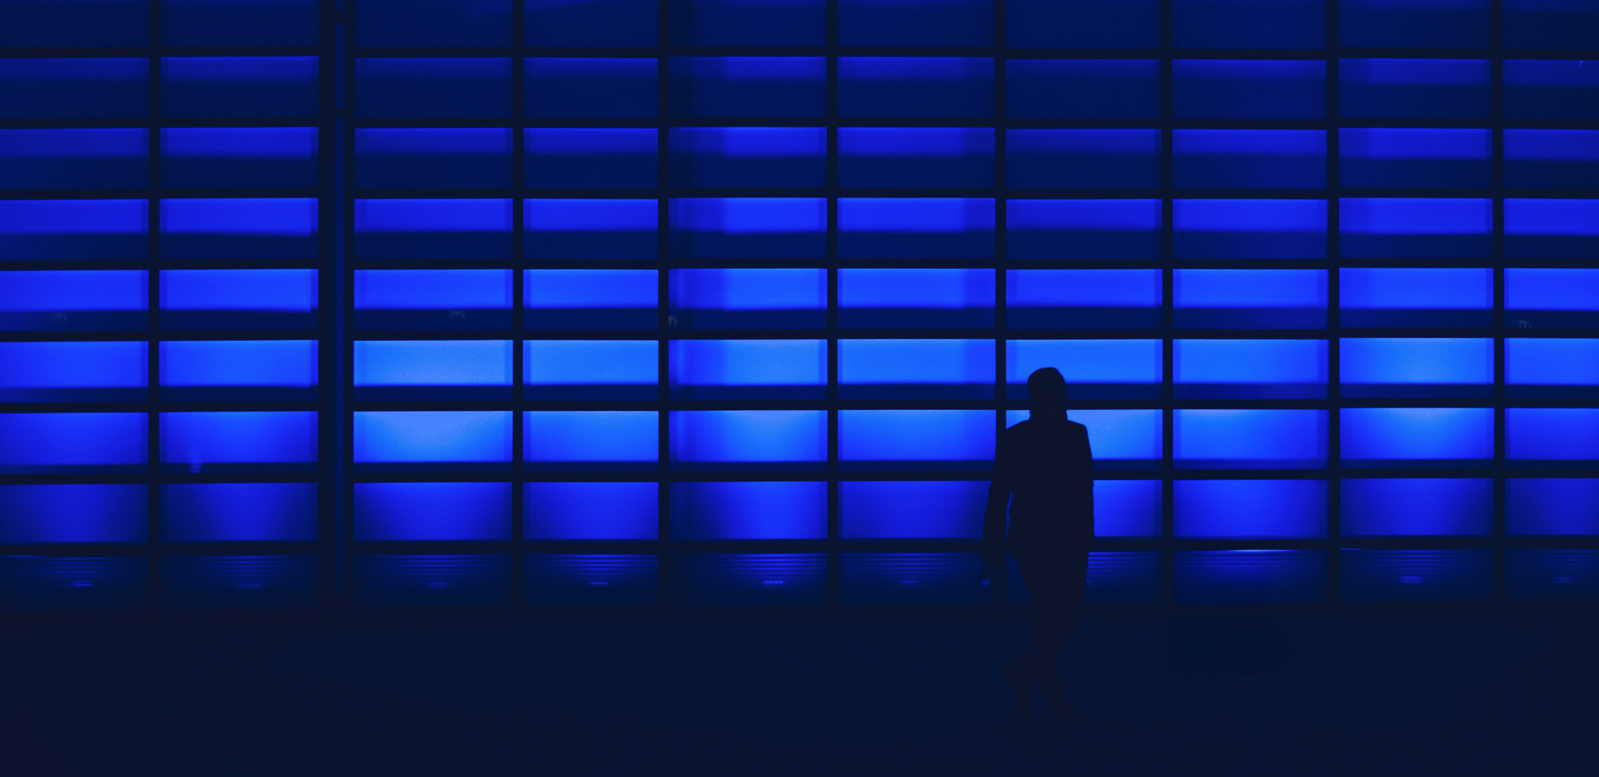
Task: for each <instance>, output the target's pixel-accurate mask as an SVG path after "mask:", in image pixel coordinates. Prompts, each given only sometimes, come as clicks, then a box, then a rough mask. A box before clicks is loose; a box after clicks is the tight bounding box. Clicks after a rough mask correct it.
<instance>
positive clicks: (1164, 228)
mask: <svg viewBox="0 0 1599 777" xmlns="http://www.w3.org/2000/svg"><path fill="white" fill-rule="evenodd" d="M1171 4H1172V0H1161V2H1160V49H1161V52H1160V58H1161V80H1160V127H1161V130H1160V162H1161V172H1160V202H1161V217H1160V218H1161V231H1160V256H1161V319H1160V321H1161V323H1160V328H1161V331H1160V337H1161V390H1160V397H1161V405H1162V408H1161V450H1162V451H1163V453H1162V459H1161V473H1160V476H1161V518H1160V538H1161V540H1160V545H1161V550H1160V555H1161V559H1160V594H1159V596H1160V599H1159V601H1160V603H1161V604H1162V605H1164V606H1166V607H1170V606H1171V605H1172V603H1173V602H1174V601H1175V596H1174V591H1173V585H1174V584H1173V567H1174V566H1175V565H1176V563H1177V556H1176V540H1175V538H1176V532H1175V519H1174V516H1175V515H1176V509H1177V507H1176V504H1175V502H1176V493H1177V489H1176V484H1175V483H1174V475H1175V466H1174V462H1175V458H1176V455H1177V452H1176V450H1175V448H1174V447H1173V442H1174V440H1175V439H1176V434H1175V430H1174V425H1175V423H1176V418H1175V416H1176V414H1177V410H1176V408H1175V403H1174V401H1173V395H1174V392H1173V391H1172V381H1173V376H1172V361H1173V360H1172V348H1173V344H1172V337H1173V336H1174V334H1175V328H1174V322H1173V314H1172V312H1173V308H1174V306H1175V305H1176V304H1177V303H1176V300H1175V299H1173V297H1172V289H1173V285H1174V284H1173V277H1172V276H1173V270H1172V263H1173V261H1174V260H1175V257H1176V253H1175V251H1174V250H1173V247H1172V242H1173V241H1172V233H1173V230H1174V227H1173V225H1172V212H1173V210H1174V208H1173V205H1172V193H1173V188H1172V124H1173V122H1174V121H1175V119H1174V118H1173V115H1172V113H1173V112H1172V7H1171Z"/></svg>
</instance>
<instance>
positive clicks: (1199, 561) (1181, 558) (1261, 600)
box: [1172, 550, 1327, 604]
mask: <svg viewBox="0 0 1599 777" xmlns="http://www.w3.org/2000/svg"><path fill="white" fill-rule="evenodd" d="M1326 591H1327V551H1325V550H1179V551H1176V553H1175V554H1174V556H1173V558H1172V597H1173V599H1174V600H1175V601H1176V602H1177V603H1179V604H1284V603H1290V602H1318V601H1321V600H1322V599H1323V598H1325V596H1326Z"/></svg>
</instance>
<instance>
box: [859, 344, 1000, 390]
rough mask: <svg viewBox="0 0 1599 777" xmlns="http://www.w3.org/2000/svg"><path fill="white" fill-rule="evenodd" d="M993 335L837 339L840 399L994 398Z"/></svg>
mask: <svg viewBox="0 0 1599 777" xmlns="http://www.w3.org/2000/svg"><path fill="white" fill-rule="evenodd" d="M994 351H995V348H994V341H993V340H952V339H940V340H840V341H838V397H839V399H992V398H993V396H994V356H995V354H994Z"/></svg>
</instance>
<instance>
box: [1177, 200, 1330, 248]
mask: <svg viewBox="0 0 1599 777" xmlns="http://www.w3.org/2000/svg"><path fill="white" fill-rule="evenodd" d="M1172 225H1173V230H1172V233H1173V234H1172V250H1173V251H1174V252H1175V255H1176V257H1177V258H1179V259H1325V258H1326V257H1327V201H1326V200H1209V199H1207V200H1183V199H1179V200H1173V201H1172Z"/></svg>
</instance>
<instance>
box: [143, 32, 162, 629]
mask: <svg viewBox="0 0 1599 777" xmlns="http://www.w3.org/2000/svg"><path fill="white" fill-rule="evenodd" d="M149 67H150V76H149V78H150V125H149V126H150V129H149V134H148V136H147V137H146V138H145V140H146V142H147V143H148V144H149V145H148V149H149V150H148V153H149V155H150V178H149V184H150V190H149V192H148V193H147V195H146V200H145V203H146V205H145V209H146V214H145V215H146V217H147V221H146V229H148V230H149V236H148V240H149V248H148V249H147V250H148V251H149V257H150V258H149V260H148V261H147V262H146V264H145V266H146V267H148V268H149V270H147V271H146V272H147V277H146V281H147V282H148V284H149V287H148V293H149V295H150V297H149V302H148V303H147V310H148V316H149V322H148V326H149V330H148V340H147V341H146V342H147V343H148V345H146V349H147V350H146V353H145V358H146V359H148V360H149V361H148V366H149V372H148V374H147V376H146V378H145V379H146V381H147V382H148V386H147V387H146V389H145V392H146V393H145V396H146V397H147V398H148V401H149V403H150V405H149V415H148V416H147V418H148V422H149V429H148V432H147V434H148V435H149V437H148V439H147V440H146V444H147V445H148V446H149V447H148V453H146V455H147V456H148V457H149V459H150V461H149V467H148V469H147V470H146V472H147V476H148V478H149V485H148V487H147V488H146V494H145V497H146V499H147V500H148V503H147V509H148V510H149V518H148V531H149V536H148V537H147V538H146V545H145V549H146V552H147V554H148V555H147V556H146V559H148V560H147V561H146V562H145V563H146V564H147V565H148V568H147V570H146V574H147V575H149V577H147V578H146V584H147V585H148V587H149V590H148V595H149V602H150V606H151V607H159V606H160V605H161V562H162V558H163V557H162V551H163V550H164V549H165V547H164V546H163V544H162V542H161V485H162V484H161V479H162V477H161V413H160V412H159V411H158V410H157V408H159V407H160V404H159V403H160V401H161V394H160V391H161V368H160V359H161V357H160V353H161V330H160V325H161V270H160V267H161V197H160V196H161V0H150V66H149Z"/></svg>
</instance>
